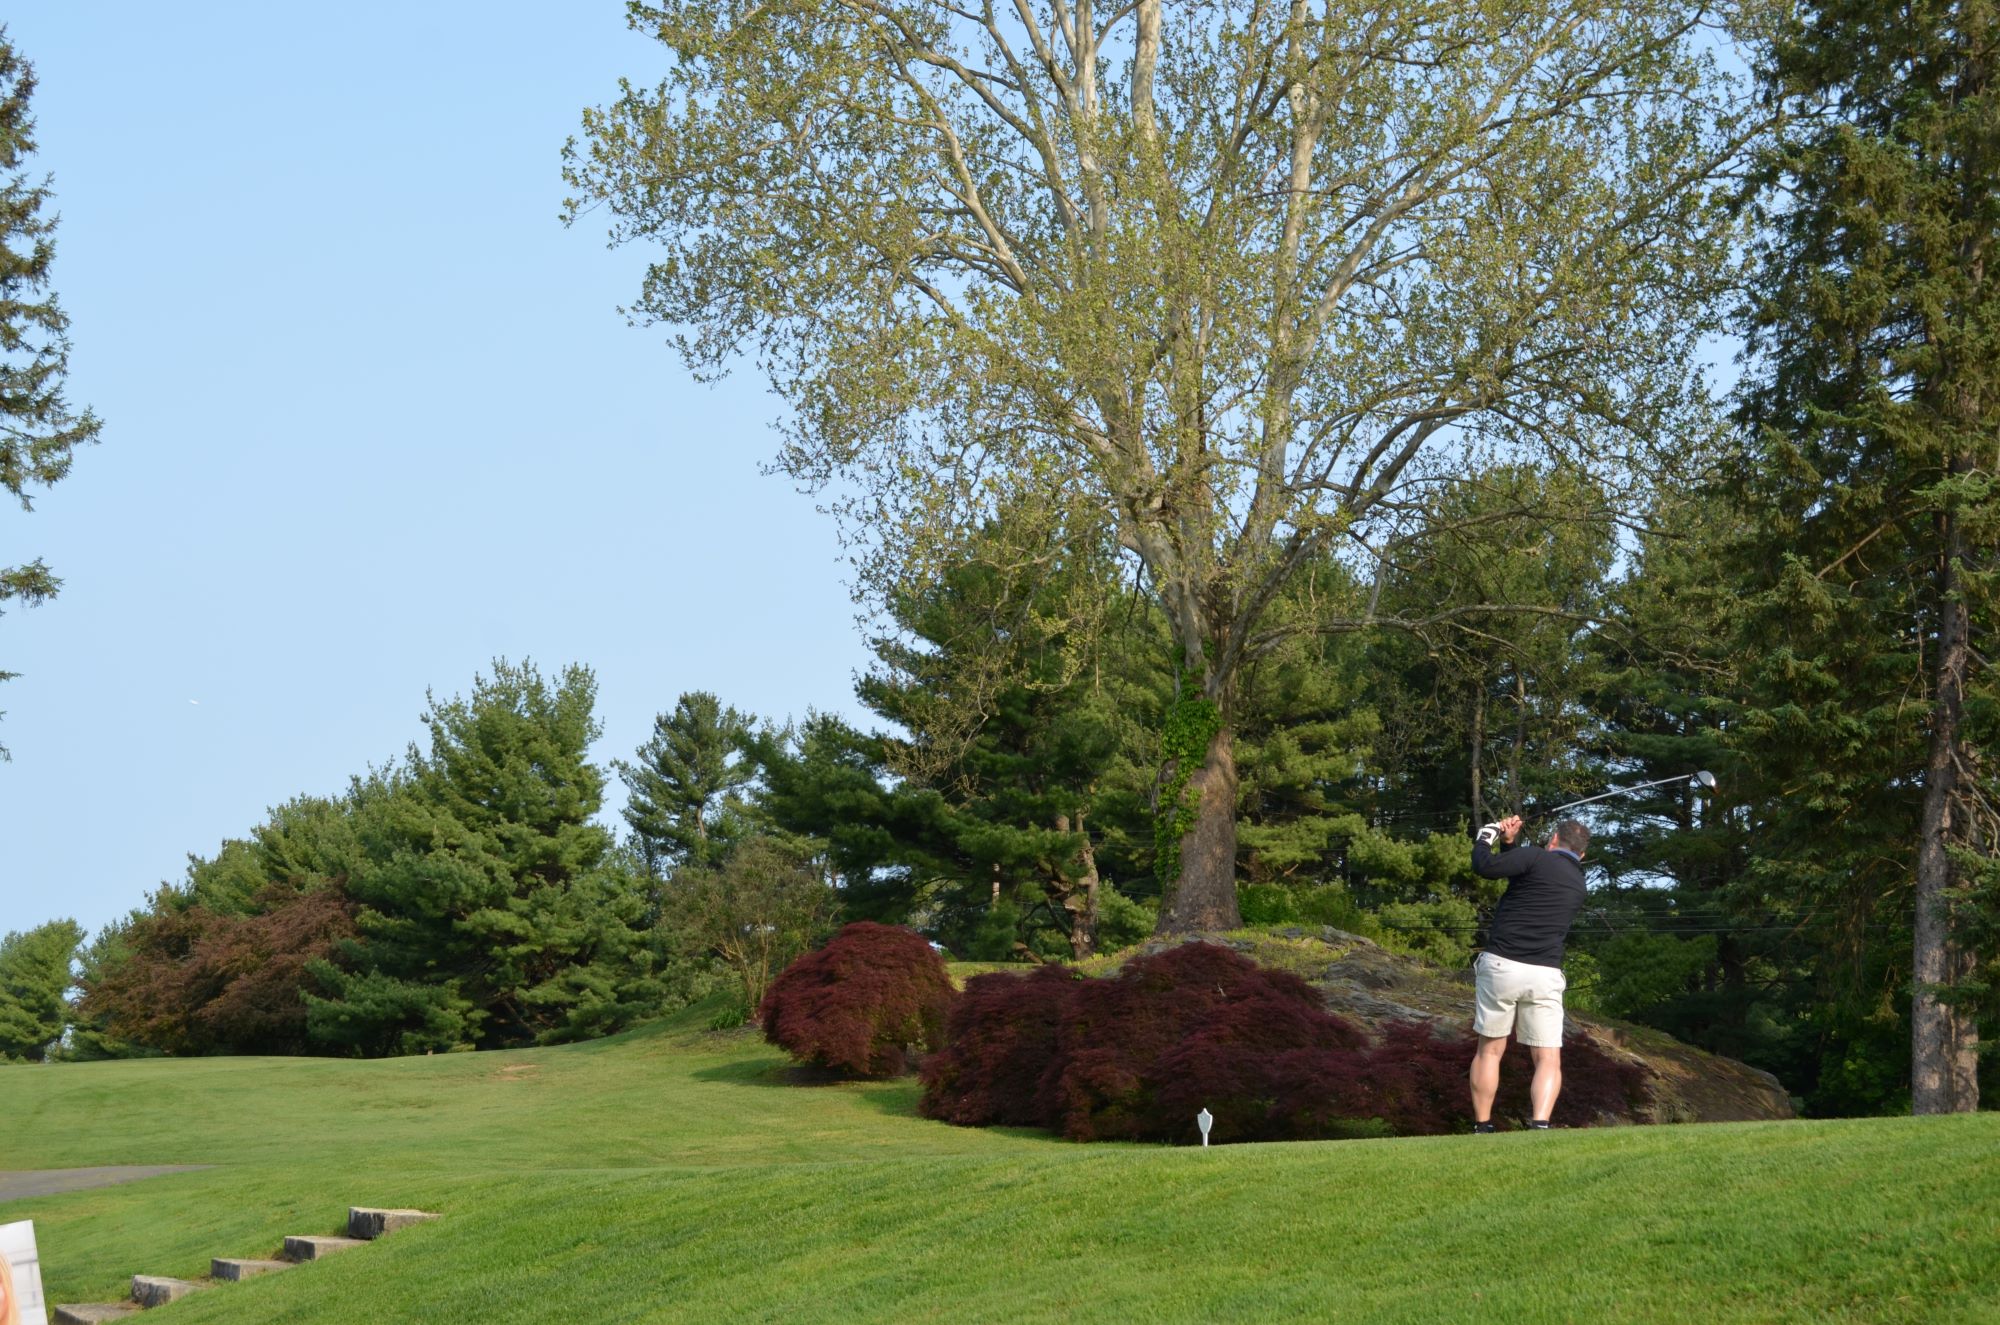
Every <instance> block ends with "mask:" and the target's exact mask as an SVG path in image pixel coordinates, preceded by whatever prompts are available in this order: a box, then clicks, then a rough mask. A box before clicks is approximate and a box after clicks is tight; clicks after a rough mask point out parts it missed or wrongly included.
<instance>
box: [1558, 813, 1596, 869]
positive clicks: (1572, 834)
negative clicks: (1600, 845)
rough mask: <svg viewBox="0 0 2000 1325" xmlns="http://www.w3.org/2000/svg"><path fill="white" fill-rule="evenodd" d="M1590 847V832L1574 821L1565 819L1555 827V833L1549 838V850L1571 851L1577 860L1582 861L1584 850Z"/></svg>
mask: <svg viewBox="0 0 2000 1325" xmlns="http://www.w3.org/2000/svg"><path fill="white" fill-rule="evenodd" d="M1589 846H1590V830H1589V829H1588V828H1585V827H1584V826H1583V825H1582V824H1581V823H1578V822H1577V821H1576V820H1575V819H1565V820H1563V821H1562V822H1561V823H1559V824H1557V825H1556V831H1555V832H1554V833H1553V834H1552V835H1551V836H1550V837H1549V850H1551V851H1554V850H1556V849H1557V848H1561V849H1562V850H1564V851H1573V852H1575V853H1576V858H1577V859H1578V860H1582V859H1583V853H1584V850H1585V849H1586V848H1587V847H1589Z"/></svg>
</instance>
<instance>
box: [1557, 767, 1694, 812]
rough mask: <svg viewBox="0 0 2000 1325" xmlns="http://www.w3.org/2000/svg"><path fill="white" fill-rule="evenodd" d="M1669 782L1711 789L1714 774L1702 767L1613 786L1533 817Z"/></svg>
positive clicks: (1625, 794) (1571, 808)
mask: <svg viewBox="0 0 2000 1325" xmlns="http://www.w3.org/2000/svg"><path fill="white" fill-rule="evenodd" d="M1671 782H1692V783H1694V784H1695V785H1696V786H1697V787H1701V788H1702V789H1704V790H1707V791H1713V790H1714V789H1715V774H1713V773H1711V772H1709V771H1708V770H1707V769H1705V768H1704V769H1702V770H1700V771H1699V772H1695V773H1683V774H1681V775H1680V776H1679V777H1671V778H1656V779H1654V780H1653V781H1651V782H1640V783H1635V784H1634V785H1632V786H1629V787H1614V788H1613V789H1612V790H1610V791H1607V792H1604V793H1603V794H1601V795H1597V796H1586V797H1584V798H1583V799H1582V800H1580V801H1571V802H1570V803H1569V804H1567V805H1558V806H1556V807H1555V808H1554V809H1553V810H1544V811H1543V812H1542V813H1540V814H1538V815H1536V816H1535V817H1536V818H1537V819H1552V818H1554V817H1555V816H1556V815H1558V814H1561V813H1562V812H1563V811H1565V810H1574V809H1575V808H1576V807H1577V806H1579V805H1591V804H1594V803H1595V802H1597V801H1605V800H1610V799H1611V798H1612V797H1613V796H1629V795H1631V794H1632V793H1633V792H1635V791H1644V790H1646V789H1647V788H1648V787H1664V786H1666V785H1667V784H1668V783H1671Z"/></svg>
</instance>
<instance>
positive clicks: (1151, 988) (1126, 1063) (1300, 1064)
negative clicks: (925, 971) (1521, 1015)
mask: <svg viewBox="0 0 2000 1325" xmlns="http://www.w3.org/2000/svg"><path fill="white" fill-rule="evenodd" d="M945 1038H946V1042H947V1047H946V1048H945V1049H944V1050H943V1051H942V1052H940V1053H937V1054H935V1055H933V1056H932V1057H931V1058H930V1059H929V1060H928V1061H927V1062H926V1063H925V1065H924V1068H923V1086H924V1092H923V1099H922V1103H921V1106H920V1107H921V1110H922V1112H923V1113H924V1114H925V1115H926V1116H927V1117H931V1118H938V1119H942V1120H943V1121H946V1122H951V1123H957V1124H960V1125H964V1126H991V1125H996V1124H1002V1125H1014V1126H1034V1127H1045V1128H1049V1129H1050V1130H1053V1131H1058V1132H1061V1133H1062V1134H1063V1135H1064V1136H1067V1137H1070V1138H1072V1139H1075V1140H1080V1141H1090V1140H1109V1139H1130V1140H1159V1141H1182V1142H1184V1141H1190V1140H1193V1139H1195V1138H1196V1136H1197V1131H1196V1127H1195V1122H1194V1119H1195V1115H1196V1113H1198V1112H1199V1111H1200V1110H1201V1109H1203V1108H1207V1109H1208V1110H1209V1111H1210V1113H1212V1114H1213V1115H1214V1118H1215V1123H1214V1129H1213V1132H1212V1139H1213V1140H1215V1141H1218V1142H1227V1141H1274V1140H1293V1139H1313V1138H1326V1137H1336V1136H1348V1135H1354V1134H1356V1133H1359V1132H1365V1131H1369V1130H1383V1129H1386V1130H1389V1131H1392V1132H1395V1133H1399V1134H1404V1135H1423V1134H1434V1133H1441V1132H1450V1131H1460V1130H1464V1129H1465V1128H1466V1127H1467V1126H1469V1125H1470V1122H1471V1111H1470V1105H1469V1102H1468V1101H1467V1098H1466V1069H1467V1067H1468V1066H1469V1064H1470V1062H1471V1058H1472V1045H1471V1042H1470V1041H1469V1040H1468V1039H1465V1038H1463V1037H1452V1036H1439V1035H1437V1034H1435V1033H1434V1032H1433V1030H1432V1029H1431V1028H1430V1027H1428V1026H1422V1025H1411V1024H1393V1025H1390V1026H1388V1027H1387V1028H1385V1030H1384V1033H1383V1036H1382V1038H1381V1040H1380V1041H1379V1042H1377V1043H1375V1044H1372V1045H1371V1044H1370V1043H1368V1041H1367V1038H1366V1037H1365V1036H1364V1035H1363V1034H1362V1033H1361V1032H1360V1031H1359V1030H1358V1029H1357V1028H1356V1027H1355V1026H1354V1025H1353V1024H1351V1023H1350V1022H1347V1021H1345V1020H1343V1019H1342V1018H1340V1017H1336V1016H1334V1015H1333V1014H1331V1013H1329V1012H1328V1011H1327V1010H1326V1009H1325V1007H1324V1005H1323V1004H1322V1002H1321V1000H1320V997H1319V994H1318V992H1317V991H1315V990H1314V989H1313V987H1312V986H1311V985H1309V984H1307V983H1306V982H1305V981H1304V980H1301V979H1299V978H1298V977H1297V976H1294V975H1291V974H1288V973H1286V972H1282V971H1273V970H1269V969H1266V968H1264V967H1261V966H1258V965H1257V964H1256V963H1255V962H1252V961H1251V960H1249V959H1248V958H1246V957H1243V956H1241V955H1240V954H1238V953H1235V952H1232V951H1230V950H1228V949H1226V948H1220V947H1217V946H1215V945H1213V944H1208V943H1187V944H1182V945H1180V946H1178V947H1174V948H1170V949H1167V950H1165V951H1163V952H1160V953H1156V954H1154V955H1152V956H1149V957H1142V958H1138V959H1136V960H1134V961H1132V962H1130V963H1128V964H1127V965H1126V966H1125V968H1124V969H1123V970H1122V971H1121V972H1120V973H1119V974H1118V976H1116V977H1115V978H1112V979H1105V980H1088V979H1077V978H1075V977H1073V976H1072V975H1071V974H1070V973H1069V972H1067V971H1064V970H1062V969H1060V968H1057V967H1042V968H1039V969H1037V970H1036V971H1034V972H1033V973H1032V974H1030V975H1027V976H1016V975H1008V974H997V973H996V974H991V975H981V976H975V977H974V978H973V979H972V980H971V981H970V982H968V984H967V986H966V989H965V993H964V994H963V995H962V996H961V997H960V998H959V999H958V1000H957V1001H956V1003H954V1004H953V1006H952V1009H951V1016H950V1020H949V1023H948V1025H947V1027H946V1036H945ZM1510 1056H1512V1051H1511V1050H1510ZM1563 1068H1564V1073H1563V1079H1564V1088H1563V1094H1562V1096H1561V1099H1560V1101H1559V1103H1558V1105H1557V1110H1556V1119H1555V1121H1556V1122H1558V1123H1560V1124H1565V1125H1572V1126H1576V1125H1589V1124H1590V1123H1592V1122H1595V1121H1596V1120H1597V1119H1598V1117H1599V1116H1600V1115H1601V1114H1614V1115H1622V1114H1629V1113H1630V1112H1631V1111H1632V1110H1633V1109H1634V1108H1636V1107H1637V1106H1638V1105H1640V1104H1641V1103H1642V1102H1643V1100H1644V1098H1645V1088H1646V1075H1645V1072H1644V1071H1643V1069H1641V1068H1638V1067H1636V1066H1634V1065H1631V1064H1627V1063H1624V1062H1620V1061H1618V1060H1616V1059H1613V1058H1611V1057H1610V1056H1609V1055H1606V1054H1604V1053H1602V1052H1600V1051H1598V1050H1597V1049H1596V1048H1595V1047H1593V1046H1591V1045H1590V1044H1588V1043H1587V1042H1582V1041H1578V1042H1574V1043H1572V1044H1571V1045H1570V1046H1569V1047H1568V1048H1567V1049H1566V1050H1565V1052H1564V1063H1563ZM1527 1079H1528V1073H1527V1069H1526V1064H1525V1063H1519V1062H1515V1063H1510V1064H1509V1065H1508V1068H1507V1070H1505V1071H1503V1074H1502V1081H1503V1087H1502V1089H1503V1094H1502V1096H1501V1099H1500V1101H1499V1104H1498V1107H1497V1108H1496V1115H1497V1116H1501V1117H1508V1116H1513V1117H1525V1116H1526V1114H1527Z"/></svg>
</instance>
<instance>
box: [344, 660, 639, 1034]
mask: <svg viewBox="0 0 2000 1325" xmlns="http://www.w3.org/2000/svg"><path fill="white" fill-rule="evenodd" d="M595 696H596V682H595V680H594V678H593V677H592V676H591V674H590V672H589V671H588V670H587V669H585V668H582V667H575V666H572V667H569V668H566V669H565V670H564V671H563V672H562V673H561V675H560V676H559V677H557V678H556V680H555V682H554V683H553V684H551V683H550V682H549V681H546V680H544V678H543V677H542V675H541V673H540V672H539V671H538V670H536V669H535V668H534V667H533V665H532V664H522V665H519V666H515V665H511V664H509V663H507V662H505V661H504V660H503V661H499V662H496V663H495V664H494V670H493V675H492V676H491V677H490V678H488V677H480V678H477V679H476V680H475V682H474V684H473V691H472V695H471V697H470V698H467V699H452V700H448V701H442V702H440V701H438V700H437V699H435V698H433V699H432V700H431V702H430V707H429V709H428V711H427V712H426V713H425V715H424V723H425V725H426V726H427V727H428V728H429V729H430V743H429V748H428V749H427V750H421V749H418V748H417V747H415V746H412V747H411V749H410V754H409V759H408V767H407V769H406V770H404V771H403V772H401V773H400V774H399V775H397V776H396V777H395V778H394V779H392V781H391V783H390V785H389V787H388V791H387V794H384V795H382V796H379V797H376V798H373V799H371V800H370V801H369V802H368V803H367V804H365V805H364V806H363V807H362V811H361V813H360V816H359V819H358V823H357V830H358V832H359V835H360V838H361V842H362V846H363V856H362V858H361V860H359V861H358V862H357V863H356V865H355V867H354V869H353V871H352V873H351V874H350V876H349V878H348V882H347V888H348V891H349V893H350V894H351V895H352V896H353V897H354V898H355V900H356V901H358V902H359V903H360V904H361V906H362V910H361V912H360V913H359V916H358V918H357V919H358V924H359V927H360V931H361V937H360V938H359V939H358V940H357V941H355V942H353V943H351V944H349V945H347V946H346V948H345V950H344V952H343V954H342V957H341V961H340V964H339V965H338V966H336V965H335V964H333V963H321V964H320V965H319V966H318V967H316V968H315V970H316V973H317V975H318V977H319V978H320V979H321V980H322V981H324V982H325V984H326V985H327V987H328V990H329V993H328V996H327V997H324V998H321V997H309V998H308V1000H307V1001H308V1006H309V1009H310V1027H311V1031H312V1034H313V1036H314V1037H315V1039H317V1040H319V1041H321V1042H322V1043H326V1044H329V1045H334V1046H339V1047H343V1048H347V1049H350V1050H355V1051H360V1052H364V1053H394V1052H403V1053H410V1052H415V1051H418V1050H424V1049H433V1048H439V1049H448V1048H453V1047H458V1046H465V1045H472V1046H479V1047H492V1046H501V1045H510V1044H523V1043H528V1042H536V1041H550V1040H559V1039H567V1038H577V1037H580V1036H584V1035H588V1034H592V1033H601V1032H603V1031H605V1030H608V1029H611V1028H615V1027H616V1026H617V1025H620V1024H622V1023H623V1022H625V1021H627V1020H629V1019H630V1017H631V1016H633V1015H635V1014H636V1013H637V1012H638V1011H640V1010H642V1009H644V1008H645V1007H647V1006H649V1003H650V1000H651V999H652V998H653V997H654V994H655V991H654V987H653V984H652V981H651V980H650V978H649V972H648V971H647V970H646V967H647V965H648V962H649V952H650V950H649V949H648V947H647V945H646V943H645V934H644V932H643V929H644V921H645V912H646V898H645V894H644V891H643V889H642V888H641V887H640V886H639V884H638V881H637V880H635V879H633V878H631V877H629V876H628V875H627V874H626V873H625V872H624V871H623V870H621V869H619V868H618V857H617V856H616V854H615V853H614V852H613V850H612V839H611V834H610V833H609V831H607V830H606V829H605V828H603V827H601V826H600V825H598V824H596V823H593V822H592V821H591V820H592V816H593V815H595V814H596V813H597V811H598V809H599V807H600V805H601V804H602V800H603V792H604V777H603V774H602V773H601V772H600V771H599V770H598V768H597V767H596V766H595V765H593V764H592V763H590V761H589V758H588V751H589V747H590V744H591V742H592V741H594V740H595V739H596V738H597V736H598V734H599V729H598V724H597V720H596V718H595V716H594V715H593V712H592V706H593V703H594V700H595ZM343 968H344V969H343Z"/></svg>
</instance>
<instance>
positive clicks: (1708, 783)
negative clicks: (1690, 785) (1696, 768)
mask: <svg viewBox="0 0 2000 1325" xmlns="http://www.w3.org/2000/svg"><path fill="white" fill-rule="evenodd" d="M1694 784H1695V785H1696V786H1697V787H1706V788H1707V789H1708V790H1710V791H1714V790H1715V774H1713V773H1711V772H1709V771H1708V770H1707V769H1705V768H1704V769H1702V770H1701V772H1699V773H1696V774H1695V775H1694Z"/></svg>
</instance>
